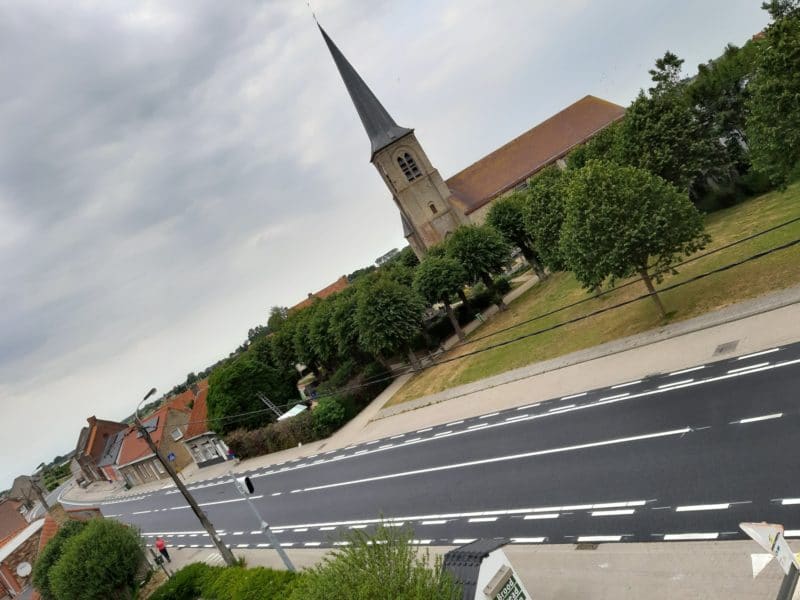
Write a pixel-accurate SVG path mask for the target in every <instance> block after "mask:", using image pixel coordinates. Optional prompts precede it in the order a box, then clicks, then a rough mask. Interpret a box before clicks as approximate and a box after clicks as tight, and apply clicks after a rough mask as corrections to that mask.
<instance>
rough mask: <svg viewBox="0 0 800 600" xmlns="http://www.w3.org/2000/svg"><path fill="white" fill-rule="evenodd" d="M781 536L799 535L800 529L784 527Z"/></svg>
mask: <svg viewBox="0 0 800 600" xmlns="http://www.w3.org/2000/svg"><path fill="white" fill-rule="evenodd" d="M783 537H787V538H788V537H800V529H786V530H785V531H784V532H783Z"/></svg>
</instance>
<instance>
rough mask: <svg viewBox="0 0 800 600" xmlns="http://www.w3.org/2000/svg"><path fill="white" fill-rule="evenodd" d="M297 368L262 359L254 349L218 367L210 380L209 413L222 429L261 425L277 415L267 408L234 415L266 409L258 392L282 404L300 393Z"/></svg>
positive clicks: (221, 430)
mask: <svg viewBox="0 0 800 600" xmlns="http://www.w3.org/2000/svg"><path fill="white" fill-rule="evenodd" d="M296 375H297V372H296V371H295V370H294V369H278V368H275V367H273V366H270V365H268V364H265V363H263V362H262V361H261V360H259V355H258V353H257V352H254V351H253V349H250V350H248V351H247V352H245V353H243V354H241V355H239V356H237V357H235V358H233V359H232V360H230V361H229V362H227V363H226V364H224V365H222V366H221V367H219V368H217V369H216V370H215V371H214V373H212V375H211V377H210V378H209V380H208V384H209V390H208V400H207V404H208V417H209V420H210V422H211V424H212V426H213V427H214V430H215V431H217V432H219V433H226V432H228V431H231V430H233V429H236V428H238V427H246V428H255V427H259V426H261V425H263V424H265V423H267V422H268V421H271V420H272V419H273V418H274V415H270V414H268V413H264V412H258V413H256V414H253V415H249V416H247V417H241V418H233V419H231V418H228V417H232V416H234V415H240V414H243V413H250V412H254V411H263V410H264V404H263V403H262V402H261V400H259V398H258V395H257V394H258V393H259V392H260V393H262V394H265V395H266V396H267V397H268V398H269V399H270V400H272V401H273V402H274V403H275V404H278V405H282V404H285V403H286V402H287V401H289V400H291V399H294V398H296V397H297V395H298V394H297V388H296V387H295V384H296V381H297V377H296Z"/></svg>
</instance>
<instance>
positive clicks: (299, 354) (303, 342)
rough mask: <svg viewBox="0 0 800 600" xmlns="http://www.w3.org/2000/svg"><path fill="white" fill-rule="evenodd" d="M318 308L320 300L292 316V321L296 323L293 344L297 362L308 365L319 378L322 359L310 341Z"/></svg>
mask: <svg viewBox="0 0 800 600" xmlns="http://www.w3.org/2000/svg"><path fill="white" fill-rule="evenodd" d="M317 306H319V301H318V300H317V301H315V302H314V303H313V304H311V306H307V307H305V308H303V309H302V310H299V311H297V312H296V313H294V314H293V315H292V320H293V321H294V335H293V336H292V343H293V344H294V355H295V358H296V359H297V362H300V363H302V364H304V365H306V366H307V367H308V368H309V369H311V370H312V371H313V372H314V374H315V375H317V377H319V376H320V373H319V363H320V357H319V356H318V355H317V353H316V352H315V348H314V345H313V344H312V343H311V339H310V331H311V330H310V327H311V321H312V319H313V318H314V314H315V313H316V311H317Z"/></svg>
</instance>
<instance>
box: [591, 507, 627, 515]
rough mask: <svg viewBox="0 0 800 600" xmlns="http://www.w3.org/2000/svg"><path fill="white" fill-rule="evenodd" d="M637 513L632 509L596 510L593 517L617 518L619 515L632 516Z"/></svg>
mask: <svg viewBox="0 0 800 600" xmlns="http://www.w3.org/2000/svg"><path fill="white" fill-rule="evenodd" d="M635 512H636V511H635V510H634V509H632V508H622V509H618V510H595V511H593V512H592V516H593V517H615V516H618V515H632V514H633V513H635Z"/></svg>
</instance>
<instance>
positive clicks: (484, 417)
mask: <svg viewBox="0 0 800 600" xmlns="http://www.w3.org/2000/svg"><path fill="white" fill-rule="evenodd" d="M499 414H500V413H499V412H493V413H489V414H488V415H481V416H480V417H478V418H479V419H488V418H489V417H496V416H497V415H499Z"/></svg>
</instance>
